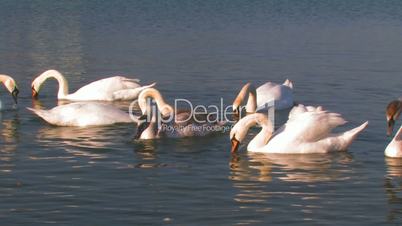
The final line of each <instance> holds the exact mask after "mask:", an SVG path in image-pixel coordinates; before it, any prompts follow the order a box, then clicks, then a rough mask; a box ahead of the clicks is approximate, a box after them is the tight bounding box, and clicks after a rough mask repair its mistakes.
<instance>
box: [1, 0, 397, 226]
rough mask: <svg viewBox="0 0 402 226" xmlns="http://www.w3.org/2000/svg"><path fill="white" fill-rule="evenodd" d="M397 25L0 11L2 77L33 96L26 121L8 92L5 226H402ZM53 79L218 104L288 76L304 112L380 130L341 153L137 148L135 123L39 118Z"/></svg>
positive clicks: (378, 8) (348, 18)
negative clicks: (136, 87)
mask: <svg viewBox="0 0 402 226" xmlns="http://www.w3.org/2000/svg"><path fill="white" fill-rule="evenodd" d="M401 24H402V3H401V2H399V1H381V0H380V1H358V0H356V1H304V0H301V1H237V0H235V1H226V0H224V1H209V0H207V1H196V0H190V1H176V0H174V1H50V0H45V1H12V0H3V1H1V2H0V27H1V32H0V53H1V54H0V69H1V70H0V73H5V74H10V75H12V76H13V77H14V78H15V79H16V80H17V82H18V84H19V88H20V90H21V93H20V99H19V106H18V109H16V110H15V109H13V107H12V99H11V98H10V97H9V95H7V93H6V92H5V90H4V89H2V90H1V98H2V100H3V106H5V107H6V109H5V110H3V111H2V112H1V113H0V116H1V122H0V200H1V201H0V222H1V225H22V224H27V225H46V224H56V225H63V224H65V225H73V224H74V225H164V224H170V225H267V224H280V225H292V224H294V225H328V224H333V225H345V224H357V223H359V224H363V225H379V224H399V223H400V222H401V220H402V193H401V190H402V161H399V160H392V159H385V158H384V154H383V151H384V149H385V146H386V145H387V143H388V142H389V141H390V138H387V137H386V136H385V117H384V108H385V106H386V104H387V103H388V102H389V101H390V100H392V99H394V98H396V97H399V96H401V84H402V80H401V78H402V77H401V75H402V64H401V59H402V42H401V40H402V39H401V37H402V29H401ZM50 68H54V69H58V70H60V71H61V72H62V73H63V74H65V76H66V77H67V79H68V80H69V82H70V89H71V90H76V89H77V88H79V87H81V86H82V85H83V84H85V83H87V82H90V81H94V80H97V79H99V78H103V77H106V76H110V75H127V76H131V77H137V78H140V79H141V80H142V82H143V83H144V84H146V83H150V82H153V81H157V82H158V87H159V89H160V90H161V92H162V93H163V94H164V95H165V96H166V98H167V99H168V100H169V101H172V100H173V99H174V98H187V99H189V100H192V101H193V102H194V103H196V104H207V105H209V104H219V101H220V98H221V97H222V98H223V100H224V102H225V103H226V104H229V103H230V102H231V101H232V100H233V98H234V96H235V95H236V92H237V91H238V90H239V89H240V87H241V85H242V84H244V83H245V82H246V81H253V82H254V83H255V84H261V83H262V82H265V81H274V82H283V80H285V79H286V78H289V79H291V80H293V81H294V85H295V97H296V100H297V102H300V103H305V104H310V105H323V106H325V107H326V108H328V109H330V110H333V111H336V112H340V113H342V114H343V115H344V117H345V118H346V119H347V120H348V121H349V124H348V125H346V126H345V127H344V129H347V128H351V127H352V126H356V125H358V124H360V123H362V122H363V121H365V120H369V121H370V125H369V127H368V129H367V130H366V131H364V132H363V133H362V134H361V136H359V137H358V139H357V140H356V141H355V142H354V143H353V145H352V146H351V147H350V148H349V150H348V152H345V153H337V154H331V155H303V156H301V155H285V156H284V155H251V154H247V153H246V151H245V148H246V147H245V146H242V147H241V148H240V149H241V150H240V153H239V155H238V156H231V155H230V142H229V139H228V134H227V133H226V134H218V135H216V136H209V137H205V138H187V139H161V140H156V141H147V142H138V141H134V140H133V139H132V137H133V136H134V133H135V127H134V125H115V126H106V127H94V128H86V129H80V128H61V127H54V126H50V125H48V124H46V123H45V122H44V121H42V120H40V119H39V118H38V117H36V116H35V115H33V114H31V113H30V112H28V111H27V110H26V109H25V107H31V106H33V105H38V104H40V105H42V106H43V107H44V108H51V107H54V106H55V105H57V100H56V98H55V96H56V89H57V83H56V82H55V81H48V82H47V83H46V84H45V85H44V86H43V88H42V90H41V94H40V95H41V96H40V102H33V101H32V100H31V97H30V95H31V93H30V92H31V90H30V82H31V81H32V79H33V78H34V77H35V76H36V75H38V74H39V73H41V72H43V71H45V70H47V69H50ZM119 105H120V106H125V103H119ZM280 114H282V115H279V116H280V118H281V117H282V118H285V117H286V113H280ZM283 114H284V115H283ZM399 124H400V123H399ZM399 124H398V125H399ZM256 132H257V130H253V131H252V134H255V133H256Z"/></svg>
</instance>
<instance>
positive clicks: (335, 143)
mask: <svg viewBox="0 0 402 226" xmlns="http://www.w3.org/2000/svg"><path fill="white" fill-rule="evenodd" d="M345 123H346V121H345V120H344V119H343V118H342V117H341V115H340V114H337V113H332V112H328V111H325V110H323V109H322V107H312V106H307V107H305V106H303V105H298V106H296V107H294V108H293V109H292V110H291V112H290V113H289V119H288V121H287V122H286V123H285V125H283V126H282V127H281V128H279V129H278V130H277V131H274V126H273V125H272V123H271V121H270V120H269V119H268V117H267V116H266V115H265V114H262V113H254V114H250V115H247V116H246V117H244V118H242V119H240V120H239V121H238V122H237V123H236V124H235V125H234V127H233V128H232V130H231V131H230V140H231V145H232V148H231V151H232V153H233V152H236V151H237V149H238V147H239V144H240V143H241V142H242V141H243V140H244V139H245V137H246V135H247V132H248V130H249V129H250V128H251V127H252V126H254V125H256V124H258V125H260V126H261V131H260V132H259V133H258V134H257V135H256V136H255V137H254V138H253V139H252V140H251V141H250V142H249V144H248V146H247V150H248V151H250V152H262V153H278V154H280V153H282V154H309V153H329V152H334V151H342V150H346V149H347V148H348V147H349V145H350V144H351V143H352V142H353V140H354V139H355V138H356V137H357V135H358V134H359V133H360V132H362V131H363V130H364V129H365V128H366V127H367V125H368V122H365V123H363V124H362V125H360V126H358V127H356V128H354V129H351V130H348V131H346V132H343V133H339V134H334V133H331V131H332V130H333V129H334V128H336V127H338V126H340V125H343V124H345Z"/></svg>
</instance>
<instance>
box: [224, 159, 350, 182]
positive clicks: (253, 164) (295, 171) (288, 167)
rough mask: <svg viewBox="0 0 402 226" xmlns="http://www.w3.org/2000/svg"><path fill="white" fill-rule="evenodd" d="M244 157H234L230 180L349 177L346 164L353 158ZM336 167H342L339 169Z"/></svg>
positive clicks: (263, 180) (266, 180)
mask: <svg viewBox="0 0 402 226" xmlns="http://www.w3.org/2000/svg"><path fill="white" fill-rule="evenodd" d="M246 155H247V158H240V157H238V156H237V157H236V156H234V157H233V158H232V161H231V170H232V175H231V179H232V180H233V181H260V182H269V181H271V180H272V179H273V175H272V174H274V175H277V176H276V178H278V179H280V180H283V181H296V182H323V181H334V180H347V179H349V177H348V174H347V171H349V169H348V168H347V165H348V164H349V163H350V162H352V161H353V158H352V156H351V155H350V154H348V153H346V152H344V153H336V154H331V155H328V154H304V155H300V154H299V155H298V154H296V155H291V154H286V155H284V154H263V153H250V152H248V153H247V154H246ZM338 167H342V168H341V169H339V168H338Z"/></svg>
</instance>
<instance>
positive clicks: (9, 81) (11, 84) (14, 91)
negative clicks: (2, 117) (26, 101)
mask: <svg viewBox="0 0 402 226" xmlns="http://www.w3.org/2000/svg"><path fill="white" fill-rule="evenodd" d="M0 82H1V83H3V85H4V87H5V88H6V89H7V91H8V92H9V93H10V94H11V96H12V97H13V100H14V102H15V103H16V104H17V98H18V93H19V90H18V88H17V83H16V82H15V80H14V79H13V78H12V77H11V76H9V75H4V74H0ZM2 108H3V103H2V102H1V100H0V110H1V109H2Z"/></svg>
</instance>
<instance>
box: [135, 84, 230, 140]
mask: <svg viewBox="0 0 402 226" xmlns="http://www.w3.org/2000/svg"><path fill="white" fill-rule="evenodd" d="M148 98H151V99H153V100H155V102H156V107H155V106H153V107H151V106H150V102H148V101H147V99H148ZM138 103H139V106H140V109H141V111H142V114H143V116H142V117H140V119H141V118H143V119H144V118H148V119H147V120H144V121H142V122H139V125H138V130H137V135H136V139H156V138H161V137H170V138H180V137H194V136H205V135H208V134H211V133H213V132H216V131H220V129H221V126H222V125H223V124H220V123H219V122H217V123H213V122H207V120H206V117H207V116H206V114H205V115H204V114H197V115H196V116H195V115H193V113H192V112H190V111H186V110H184V111H175V110H174V109H173V107H172V106H171V105H169V104H167V103H166V102H165V100H164V98H163V97H162V95H161V93H160V92H159V91H158V90H157V89H155V88H148V89H145V90H144V91H142V92H141V93H140V95H139V97H138ZM157 111H159V112H160V114H161V115H160V116H161V120H160V121H159V122H157V116H158V115H157V114H156V112H157ZM140 121H141V120H140Z"/></svg>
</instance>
